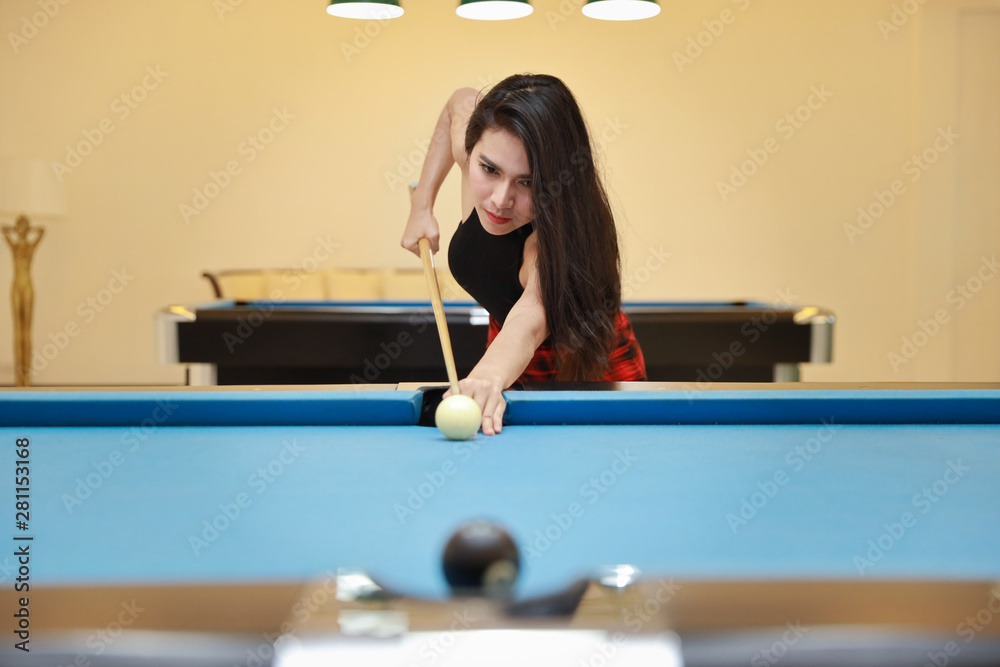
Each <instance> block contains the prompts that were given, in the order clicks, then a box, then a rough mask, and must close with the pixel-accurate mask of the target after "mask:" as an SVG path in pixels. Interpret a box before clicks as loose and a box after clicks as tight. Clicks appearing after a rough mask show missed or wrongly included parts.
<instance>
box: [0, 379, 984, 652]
mask: <svg viewBox="0 0 1000 667" xmlns="http://www.w3.org/2000/svg"><path fill="white" fill-rule="evenodd" d="M791 386H792V385H776V386H775V387H774V388H773V389H759V388H752V389H748V388H745V387H741V388H738V389H736V388H731V387H727V386H724V385H718V386H716V387H715V388H714V389H713V390H711V391H684V390H678V389H677V386H667V385H647V384H633V385H617V386H616V388H617V389H620V390H622V391H544V392H527V391H525V392H508V393H507V398H508V401H509V407H508V413H507V423H506V425H505V427H504V430H503V433H502V434H501V435H499V436H495V437H492V438H487V437H485V436H482V435H479V436H477V437H476V438H475V439H474V440H471V441H468V442H458V443H456V442H450V441H447V440H445V439H444V438H443V437H442V436H441V435H440V433H438V432H437V430H436V429H434V428H431V427H425V426H419V425H417V424H418V422H419V420H420V415H421V403H422V400H423V394H422V393H421V392H419V391H414V387H412V386H399V387H393V386H382V387H370V388H366V389H360V388H358V387H351V388H343V389H342V390H333V389H331V388H323V389H310V390H301V389H286V390H281V389H261V388H256V389H255V388H242V389H238V390H223V389H221V388H216V389H210V388H206V389H187V390H169V391H165V390H132V391H83V390H81V391H72V390H41V389H36V390H26V391H0V426H2V428H0V439H2V441H3V442H4V443H6V445H7V446H6V449H5V451H6V452H7V453H6V454H5V456H4V459H5V461H6V463H5V464H4V465H5V466H7V469H8V473H9V474H3V475H0V479H2V482H0V494H2V497H4V498H8V499H12V498H13V496H14V494H15V491H14V474H13V472H14V468H15V461H16V460H17V456H18V455H17V454H16V452H15V447H14V446H13V445H14V443H15V442H16V441H17V439H20V438H26V439H28V440H29V441H30V445H29V446H28V449H29V458H30V463H29V464H28V465H29V466H30V502H31V515H30V522H29V526H28V527H27V528H26V529H25V530H21V531H19V530H15V529H14V528H13V525H14V524H13V520H14V510H13V503H11V504H10V505H9V507H10V510H9V514H10V516H9V520H10V522H11V523H10V524H9V525H11V526H12V528H11V533H12V537H25V536H31V537H33V540H32V542H31V547H30V548H31V563H30V570H31V572H30V576H31V584H32V586H33V587H36V590H40V591H42V593H41V594H40V595H41V596H42V597H39V598H38V599H39V600H41V602H38V603H37V604H38V605H39V606H37V607H36V608H35V609H34V610H33V613H34V614H35V616H34V618H35V619H36V621H37V622H38V623H39V624H44V623H46V622H47V621H46V619H49V621H48V622H50V623H51V625H52V626H53V627H60V625H61V624H63V625H65V624H69V623H71V622H79V620H80V617H81V616H83V617H87V611H88V609H89V607H88V605H91V604H93V605H94V609H106V605H105V606H103V607H102V604H104V603H103V602H102V600H105V601H106V599H107V598H108V597H109V596H110V599H112V600H115V601H117V602H120V601H121V599H122V597H121V596H122V595H123V593H122V591H123V590H125V591H127V590H129V589H128V588H127V587H128V586H131V587H136V586H138V587H141V588H143V589H144V590H147V591H148V589H149V588H150V587H153V588H156V587H161V589H160V591H161V592H160V595H161V597H160V598H159V599H161V600H162V599H163V596H164V595H166V597H167V598H169V597H170V595H175V596H176V595H178V593H177V591H184V593H183V595H184V596H186V597H184V598H183V599H182V601H186V602H187V606H186V607H184V608H185V609H186V611H185V613H186V614H187V619H188V622H192V621H191V619H193V618H201V619H202V622H204V614H203V613H202V614H201V615H199V613H198V610H197V609H193V608H192V607H203V608H204V609H215V610H218V608H219V605H220V604H223V603H222V602H220V598H219V595H220V593H219V592H218V591H219V590H221V589H220V588H219V587H222V588H223V589H225V588H226V587H227V586H228V587H229V588H228V590H229V593H228V595H230V596H231V597H229V598H227V599H226V601H225V605H226V608H227V609H228V612H227V614H225V616H226V618H224V619H219V620H217V621H214V623H215V624H216V626H218V627H229V628H230V629H231V628H232V627H233V626H234V625H237V626H238V625H239V624H240V619H241V618H242V619H243V623H244V625H245V626H246V625H249V626H252V627H259V626H260V624H262V623H265V622H266V621H264V620H261V619H262V618H270V617H273V616H274V615H276V614H279V613H286V614H287V612H284V611H283V610H281V609H278V610H275V609H270V610H265V611H262V610H261V605H268V604H270V605H272V606H273V605H275V604H276V603H275V600H278V601H279V602H278V603H277V605H278V606H280V605H282V604H286V605H287V604H290V603H291V601H292V600H293V599H294V595H293V594H292V593H291V592H290V590H291V589H289V588H288V587H287V586H283V584H289V582H293V583H295V584H301V582H304V581H308V580H310V579H316V578H322V577H324V576H328V575H329V573H330V572H332V571H336V570H337V568H361V569H363V570H365V571H368V572H370V573H372V574H373V575H376V576H377V577H378V578H379V579H380V581H382V582H384V583H385V584H386V585H388V586H391V587H392V588H394V589H396V590H400V591H405V592H406V593H407V594H410V595H413V596H418V597H424V598H432V599H440V598H443V597H445V596H446V589H445V585H444V582H443V579H442V576H441V573H440V565H439V558H440V553H441V550H442V547H443V544H444V542H445V541H446V539H447V537H448V535H449V534H450V533H451V532H452V531H453V530H454V529H455V527H456V526H457V525H458V524H459V523H460V522H462V521H464V520H467V519H469V518H473V517H490V518H494V519H496V520H498V521H500V522H502V523H504V524H505V525H507V526H508V527H509V528H510V530H511V532H512V533H513V535H514V537H515V538H516V539H517V540H518V542H519V543H520V545H521V547H522V550H523V556H524V571H523V579H522V582H521V584H520V586H519V588H518V595H519V596H521V597H531V596H535V595H541V594H544V593H546V592H550V591H552V590H554V589H556V588H559V587H560V586H563V585H565V584H566V583H567V582H570V581H572V580H573V579H574V578H575V577H578V576H581V575H587V574H588V573H593V572H595V571H597V568H599V567H600V566H602V565H607V564H620V563H627V564H631V565H633V566H635V567H637V568H638V569H639V570H640V571H641V572H642V573H643V574H644V576H645V577H648V578H650V580H651V581H658V580H667V579H668V578H669V580H671V581H674V580H676V581H678V582H688V584H687V586H688V591H699V590H700V591H701V593H698V594H696V593H694V592H689V597H688V600H689V601H694V600H698V601H700V602H687V603H685V601H684V600H685V598H684V595H683V594H678V597H677V602H676V603H673V606H670V607H667V606H665V607H664V611H663V613H664V614H666V615H667V616H671V614H673V616H672V623H673V624H674V626H675V627H679V628H682V629H688V630H697V628H698V627H699V624H703V625H704V626H705V627H707V626H711V625H712V623H713V621H712V619H715V621H714V622H716V623H717V622H718V619H725V620H726V622H727V623H732V624H733V625H734V626H736V627H753V626H755V625H757V624H758V623H760V622H763V621H762V619H770V620H771V621H773V620H774V615H773V614H772V615H770V616H769V615H767V614H764V615H763V616H761V615H760V608H761V607H763V606H766V605H763V604H762V602H761V596H762V595H764V596H765V597H766V594H765V593H764V592H762V589H761V588H760V586H761V585H763V586H769V585H770V584H769V583H768V582H772V583H774V584H775V585H778V584H781V582H786V583H784V584H782V585H784V587H785V588H784V589H782V590H786V592H787V591H788V590H801V591H810V590H813V591H814V590H815V589H810V588H809V587H810V586H814V587H815V586H819V587H820V590H825V591H826V593H830V592H831V591H832V592H834V593H835V592H836V591H837V590H838V589H839V590H841V591H843V590H857V591H861V593H860V594H862V595H867V596H868V597H863V598H861V599H864V600H869V601H870V602H871V601H873V600H874V598H873V597H872V592H871V591H872V590H875V589H872V588H871V587H873V586H874V587H876V589H877V587H878V586H883V587H885V586H889V587H890V588H892V587H895V589H894V590H895V591H896V592H895V593H893V595H889V596H888V597H887V598H886V599H894V600H896V604H895V606H892V605H889V607H891V608H889V607H887V608H885V609H882V610H881V611H878V612H873V613H876V615H877V614H878V613H881V614H883V617H882V620H883V622H885V621H887V620H893V619H896V620H899V618H898V617H897V616H894V614H896V615H898V614H904V615H905V614H907V613H910V612H912V611H914V610H913V609H910V611H907V608H908V607H914V606H917V607H920V608H919V609H917V610H916V611H917V612H919V613H924V612H926V613H929V614H930V615H931V616H932V617H933V623H932V625H933V626H934V627H935V628H936V629H937V630H938V631H939V632H941V633H942V634H944V635H945V636H948V635H949V634H953V633H951V628H954V627H956V626H957V625H959V624H960V623H961V622H962V620H963V617H960V616H959V617H954V618H953V615H955V614H958V613H959V610H961V611H963V613H965V612H969V613H973V614H974V613H975V612H976V611H977V609H980V608H982V609H987V608H988V607H987V606H985V605H989V604H990V601H991V600H992V598H991V597H990V595H991V594H990V593H989V585H990V582H993V581H995V580H996V579H998V578H1000V558H998V557H997V554H998V553H1000V530H998V528H997V526H1000V485H998V484H997V479H1000V428H997V425H998V421H1000V387H998V386H996V385H990V386H983V387H977V388H964V389H951V388H949V389H942V388H929V387H921V386H919V385H918V386H917V388H911V389H906V390H903V389H897V388H869V389H856V388H851V389H847V388H801V389H791V388H789V387H791ZM626 389H627V391H625V390H626ZM10 544H17V543H16V542H10V543H9V545H10ZM7 552H8V553H13V547H10V548H8V550H7ZM3 565H4V566H5V567H6V568H8V570H7V571H8V572H10V571H12V570H11V569H10V568H11V567H12V566H14V565H15V563H14V562H13V560H12V557H11V556H8V557H7V560H6V561H4V562H3ZM9 576H10V575H8V577H9ZM699 582H707V583H708V584H710V585H711V586H714V587H715V588H711V586H709V588H710V589H711V590H710V591H709V592H708V593H706V592H705V591H706V588H705V584H704V583H699ZM787 582H791V583H790V584H789V583H787ZM796 582H798V583H796ZM824 582H828V583H832V584H833V586H832V587H831V586H827V587H826V588H823V586H824ZM122 586H126V588H125V589H122V588H121V587H122ZM269 586H271V587H272V588H268V587H269ZM274 586H277V588H273V587H274ZM699 586H700V587H699ZM747 586H749V587H750V589H749V590H750V591H752V592H750V593H748V592H747V590H748V589H747V588H746V587H747ZM754 586H758V588H757V589H756V590H755V591H754V589H753V587H754ZM803 586H804V588H803ZM115 587H118V588H115ZM184 587H186V588H184ZM199 587H215V588H213V589H212V590H213V591H215V592H214V593H213V594H212V596H211V598H210V599H199V598H198V593H197V590H198V588H199ZM741 587H742V588H741ZM789 587H790V588H789ZM852 587H853V588H852ZM908 587H912V591H913V592H912V594H911V595H908V594H907V592H906V591H907V590H908ZM928 587H930V588H928ZM935 587H936V588H935ZM779 589H781V586H778V588H771V589H770V590H771V591H772V594H773V591H775V590H779ZM46 590H48V591H58V590H63V591H65V590H69V591H71V592H72V591H76V592H77V597H76V598H72V595H70V597H71V598H72V599H75V600H76V604H72V605H65V606H63V607H62V608H61V609H54V608H46V607H45V606H44V600H46V598H45V597H44V591H46ZM109 590H111V591H112V592H110V593H109V592H108V591H109ZM883 590H885V589H884V588H883ZM955 590H959V591H961V595H959V598H960V599H961V602H960V604H959V605H958V607H956V606H955V604H951V603H949V602H948V600H949V599H950V598H949V597H948V595H942V594H935V593H934V591H938V593H948V594H949V595H950V593H949V591H951V592H954V591H955ZM81 591H82V593H81ZM115 591H117V592H115ZM163 591H167V592H166V593H164V592H163ZM192 591H195V592H194V593H192ZM275 591H277V592H275ZM713 591H714V592H713ZM727 591H728V592H729V593H730V594H731V597H728V598H727ZM739 591H743V592H742V593H740V592H739ZM866 591H867V592H866ZM125 595H127V593H126V594H125ZM996 595H1000V593H997V594H996ZM255 596H256V597H255ZM699 596H700V597H699ZM706 596H707V597H706ZM748 596H749V597H748ZM834 597H836V596H834ZM0 599H2V600H3V603H4V605H5V609H6V608H7V607H8V606H10V605H12V604H13V602H12V600H14V599H15V596H13V593H12V591H11V590H10V586H5V590H4V592H3V594H2V596H0ZM48 599H52V600H55V599H57V598H48ZM998 599H1000V598H998ZM81 600H82V601H83V602H81ZM192 600H198V603H197V604H195V605H192V604H191V602H192ZM213 600H214V602H213ZM706 600H714V602H713V603H712V604H711V605H709V610H708V611H706V608H705V604H706V603H705V601H706ZM857 600H858V598H855V600H854V603H852V604H856V603H857ZM63 601H64V602H65V599H64V600H63ZM931 601H933V603H932V602H931ZM875 602H877V601H875ZM875 602H872V604H873V608H878V606H879V605H878V604H876V603H875ZM178 604H179V603H177V601H176V600H175V607H177V606H178ZM685 604H687V605H688V606H687V607H685ZM795 604H797V605H799V606H797V607H792V608H791V609H789V608H787V607H785V608H782V609H780V610H779V611H776V612H774V613H777V614H778V615H779V616H781V615H787V614H797V615H798V617H800V618H820V617H822V618H833V619H839V620H836V622H838V623H841V624H842V623H847V622H850V621H852V620H853V621H854V622H860V621H861V620H864V619H865V618H867V617H866V616H865V614H867V613H869V612H870V611H871V610H866V609H862V608H852V606H851V604H846V605H845V604H843V603H842V601H841V603H840V606H839V608H838V609H837V610H836V611H835V613H833V615H832V616H830V615H829V614H828V613H827V612H829V608H826V611H825V612H824V613H827V615H826V616H823V615H822V614H821V615H820V616H819V617H817V616H816V613H815V609H816V608H821V609H822V608H824V604H825V602H824V600H823V599H820V596H818V595H817V594H816V593H815V592H813V593H810V594H809V595H806V596H805V597H803V596H802V595H799V598H798V601H797V602H796V603H795ZM887 604H888V603H887ZM712 605H714V611H712V608H713V607H712ZM180 606H182V607H183V606H184V605H180ZM883 606H884V605H883ZM168 607H169V605H167V604H166V603H164V607H163V609H166V608H168ZM112 608H114V606H112ZM734 609H735V610H739V611H738V612H733V611H732V610H734ZM685 610H686V611H685ZM60 614H61V616H60ZM67 614H69V615H70V616H72V618H74V619H76V620H75V621H70V620H67V618H69V617H68V616H67ZM73 614H75V616H73ZM95 614H97V621H96V622H97V623H99V624H103V623H104V622H105V621H102V620H100V619H102V618H104V617H102V616H101V615H100V613H98V612H95ZM268 614H270V616H268ZM699 615H700V618H701V620H699V621H695V620H692V619H695V618H696V617H699ZM154 617H156V614H155V613H154V614H152V615H150V616H147V620H149V622H150V623H152V622H153V620H152V619H153V618H154ZM787 618H788V620H789V621H793V620H794V618H793V617H792V616H787ZM60 619H61V620H60ZM247 619H252V620H247ZM91 620H93V619H91ZM272 620H273V619H272ZM160 622H164V623H166V621H163V615H162V614H161V615H160ZM171 622H173V623H176V622H177V621H176V620H174V621H171ZM779 625H780V623H779ZM244 629H246V628H245V627H244ZM998 631H1000V619H998V620H997V622H996V623H995V624H994V625H992V626H991V627H987V628H986V629H985V630H984V631H983V633H982V635H983V637H986V636H993V635H996V634H997V632H998ZM970 655H972V653H971V652H970V651H967V652H966V656H967V657H968V656H970Z"/></svg>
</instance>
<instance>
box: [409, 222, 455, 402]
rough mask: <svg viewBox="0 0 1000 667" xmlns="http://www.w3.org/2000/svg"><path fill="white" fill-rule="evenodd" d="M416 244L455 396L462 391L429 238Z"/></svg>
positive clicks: (449, 381)
mask: <svg viewBox="0 0 1000 667" xmlns="http://www.w3.org/2000/svg"><path fill="white" fill-rule="evenodd" d="M418 244H419V245H420V259H421V260H423V263H424V278H426V279H427V290H428V291H429V292H430V293H431V306H432V307H433V308H434V321H435V322H436V323H437V330H438V336H439V337H440V338H441V352H442V353H443V354H444V365H445V368H447V369H448V383H449V384H450V385H451V393H452V394H455V395H456V396H457V395H459V394H461V393H462V392H461V391H460V390H459V388H458V372H457V371H456V370H455V355H454V353H453V352H452V351H451V337H450V336H448V322H447V321H446V320H445V318H444V304H443V303H442V302H441V291H440V288H439V287H438V281H437V274H436V273H434V260H433V259H431V242H430V240H429V239H426V238H422V239H420V241H419V242H418Z"/></svg>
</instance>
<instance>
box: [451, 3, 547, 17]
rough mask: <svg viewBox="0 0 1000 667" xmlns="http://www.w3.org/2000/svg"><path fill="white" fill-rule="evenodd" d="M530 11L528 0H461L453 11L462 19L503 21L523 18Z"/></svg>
mask: <svg viewBox="0 0 1000 667" xmlns="http://www.w3.org/2000/svg"><path fill="white" fill-rule="evenodd" d="M532 11H533V10H532V7H531V3H530V2H528V0H462V1H461V3H460V4H459V5H458V9H456V10H455V13H456V14H458V15H459V16H461V17H462V18H464V19H476V20H479V21H503V20H506V19H519V18H523V17H525V16H528V15H529V14H531V12H532Z"/></svg>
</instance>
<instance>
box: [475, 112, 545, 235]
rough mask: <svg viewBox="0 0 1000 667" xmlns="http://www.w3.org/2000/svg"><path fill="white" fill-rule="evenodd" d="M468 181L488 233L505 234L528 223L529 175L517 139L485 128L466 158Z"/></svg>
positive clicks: (523, 153) (530, 217)
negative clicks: (467, 162)
mask: <svg viewBox="0 0 1000 667" xmlns="http://www.w3.org/2000/svg"><path fill="white" fill-rule="evenodd" d="M469 180H470V181H471V183H472V196H473V198H474V199H475V202H476V210H477V212H478V213H479V220H480V221H481V222H482V224H483V229H485V230H486V231H487V232H489V233H490V234H496V235H502V234H509V233H510V232H512V231H514V230H515V229H517V228H518V227H523V226H524V225H526V224H528V223H529V222H531V221H532V220H533V219H534V217H535V214H534V209H533V208H532V205H531V173H530V170H529V168H528V154H527V153H525V151H524V145H523V144H522V143H521V140H520V139H518V138H517V137H516V136H514V135H513V134H510V133H508V132H504V131H502V130H494V129H488V130H485V131H484V132H483V136H482V137H480V138H479V141H478V142H477V143H476V145H475V146H474V147H473V148H472V153H471V154H470V155H469Z"/></svg>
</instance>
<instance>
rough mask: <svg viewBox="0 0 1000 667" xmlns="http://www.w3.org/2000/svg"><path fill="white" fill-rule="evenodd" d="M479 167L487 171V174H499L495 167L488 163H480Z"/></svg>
mask: <svg viewBox="0 0 1000 667" xmlns="http://www.w3.org/2000/svg"><path fill="white" fill-rule="evenodd" d="M479 166H480V167H482V168H483V171H485V172H486V173H487V174H495V173H496V172H497V170H496V169H494V168H493V167H491V166H490V165H488V164H486V163H483V162H480V163H479Z"/></svg>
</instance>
